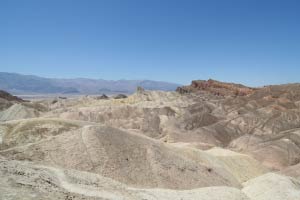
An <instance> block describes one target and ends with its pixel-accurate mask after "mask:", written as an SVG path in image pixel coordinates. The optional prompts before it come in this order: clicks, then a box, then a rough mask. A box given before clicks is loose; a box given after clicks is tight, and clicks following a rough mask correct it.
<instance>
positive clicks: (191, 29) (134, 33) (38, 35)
mask: <svg viewBox="0 0 300 200" xmlns="http://www.w3.org/2000/svg"><path fill="white" fill-rule="evenodd" d="M0 71H5V72H17V73H23V74H34V75H40V76H45V77H63V78H73V77H87V78H102V79H110V80H116V79H152V80H163V81H170V82H177V83H182V84H188V83H189V82H190V81H191V80H194V79H208V78H213V79H218V80H222V81H231V82H240V83H244V84H247V85H251V86H259V85H265V84H279V83H287V82H300V1H297V0H294V1H292V0H281V1H277V0H272V1H266V0H81V1H80V0H26V1H24V0H18V1H17V0H0Z"/></svg>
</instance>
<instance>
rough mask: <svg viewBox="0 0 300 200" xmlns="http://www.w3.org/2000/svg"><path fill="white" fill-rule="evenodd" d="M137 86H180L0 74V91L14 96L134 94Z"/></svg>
mask: <svg viewBox="0 0 300 200" xmlns="http://www.w3.org/2000/svg"><path fill="white" fill-rule="evenodd" d="M137 86H141V87H143V88H145V89H147V90H162V91H173V90H175V89H176V88H177V87H178V86H180V85H179V84H176V83H168V82H162V81H152V80H117V81H112V80H103V79H87V78H74V79H52V78H43V77H39V76H33V75H22V74H16V73H6V72H0V89H2V90H5V91H8V92H11V93H13V94H51V93H74V94H99V93H120V92H122V93H133V92H134V91H135V89H136V87H137Z"/></svg>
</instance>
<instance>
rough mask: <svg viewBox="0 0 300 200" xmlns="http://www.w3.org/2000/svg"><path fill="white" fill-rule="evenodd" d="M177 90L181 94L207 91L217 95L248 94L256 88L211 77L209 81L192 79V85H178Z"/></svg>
mask: <svg viewBox="0 0 300 200" xmlns="http://www.w3.org/2000/svg"><path fill="white" fill-rule="evenodd" d="M176 91H177V92H179V93H181V94H184V93H196V92H201V91H207V92H209V93H212V94H214V95H217V96H247V95H249V94H252V93H253V92H254V91H255V89H254V88H250V87H246V86H244V85H241V84H235V83H225V82H219V81H215V80H212V79H209V80H207V81H205V80H196V81H192V83H191V85H189V86H183V87H178V88H177V90H176Z"/></svg>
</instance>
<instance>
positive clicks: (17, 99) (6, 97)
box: [0, 90, 24, 102]
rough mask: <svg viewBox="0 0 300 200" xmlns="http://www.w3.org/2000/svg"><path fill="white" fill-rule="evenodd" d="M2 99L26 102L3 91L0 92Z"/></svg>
mask: <svg viewBox="0 0 300 200" xmlns="http://www.w3.org/2000/svg"><path fill="white" fill-rule="evenodd" d="M0 98H2V99H5V100H7V101H17V102H24V100H23V99H21V98H19V97H16V96H13V95H11V94H9V93H8V92H5V91H3V90H0Z"/></svg>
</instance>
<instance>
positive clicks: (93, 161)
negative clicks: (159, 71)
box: [0, 80, 300, 200]
mask: <svg viewBox="0 0 300 200" xmlns="http://www.w3.org/2000/svg"><path fill="white" fill-rule="evenodd" d="M0 121H1V123H0V175H1V177H3V178H2V179H1V180H0V199H44V198H43V197H45V196H47V198H48V199H203V200H217V199H225V200H226V199H228V200H232V199H236V200H242V199H244V200H256V199H260V200H271V199H287V200H295V199H298V198H299V199H300V187H299V185H300V182H299V181H300V179H299V173H298V171H299V163H300V85H299V84H287V85H274V86H266V87H262V88H249V87H246V86H243V85H239V84H233V83H222V82H218V81H213V80H208V81H194V82H193V83H192V85H191V86H184V87H182V88H179V89H178V92H162V91H147V90H143V89H142V88H139V89H138V90H137V92H136V93H134V94H132V95H129V96H128V97H126V96H124V97H123V98H113V97H107V96H106V97H105V98H102V97H97V96H84V97H78V98H73V99H61V98H56V99H55V100H41V101H36V102H18V101H11V105H10V106H9V107H5V108H3V110H2V111H1V112H0ZM278 183H280V184H278ZM17 191H18V192H17Z"/></svg>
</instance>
